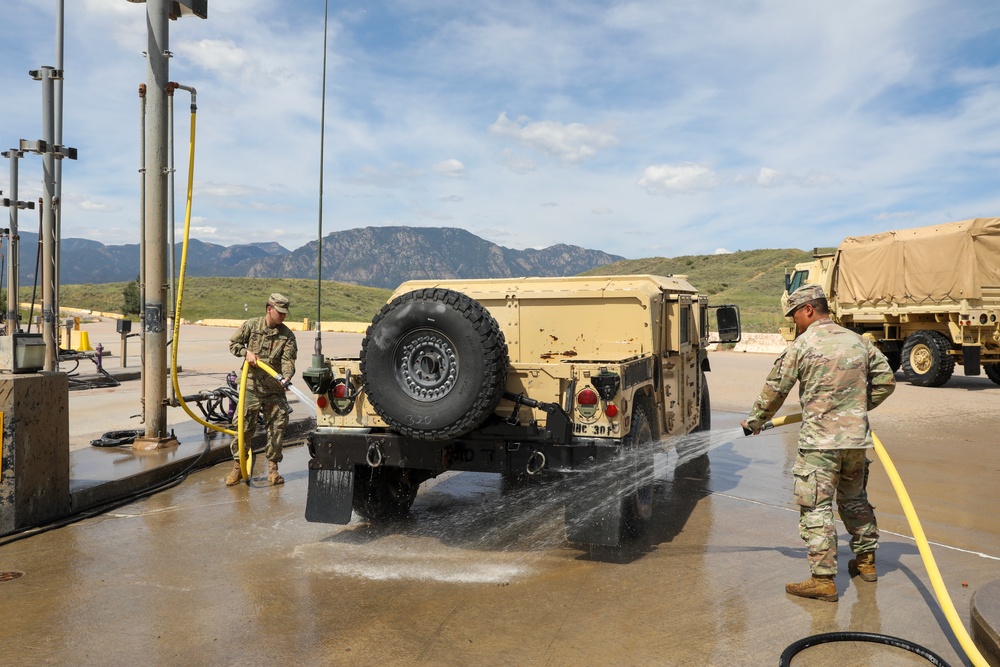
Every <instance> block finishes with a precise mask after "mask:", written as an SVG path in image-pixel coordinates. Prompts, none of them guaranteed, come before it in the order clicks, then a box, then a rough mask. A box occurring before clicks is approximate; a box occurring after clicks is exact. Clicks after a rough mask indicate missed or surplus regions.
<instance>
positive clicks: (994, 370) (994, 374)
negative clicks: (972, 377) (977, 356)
mask: <svg viewBox="0 0 1000 667" xmlns="http://www.w3.org/2000/svg"><path fill="white" fill-rule="evenodd" d="M983 372H985V373H986V377H988V378H989V379H991V380H993V382H994V384H1000V364H983Z"/></svg>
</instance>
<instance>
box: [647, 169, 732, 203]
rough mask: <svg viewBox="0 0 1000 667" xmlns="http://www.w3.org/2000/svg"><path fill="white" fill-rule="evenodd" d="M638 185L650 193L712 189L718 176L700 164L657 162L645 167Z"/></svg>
mask: <svg viewBox="0 0 1000 667" xmlns="http://www.w3.org/2000/svg"><path fill="white" fill-rule="evenodd" d="M638 185H639V187H640V188H642V189H643V190H645V191H646V192H647V193H649V194H651V195H660V194H684V193H689V192H697V191H699V190H713V189H715V188H717V187H718V186H719V177H718V176H717V175H716V173H715V172H714V171H712V170H711V169H709V168H708V167H705V166H702V165H697V164H690V163H685V164H658V165H653V166H651V167H646V170H645V171H644V172H643V174H642V178H640V179H639V183H638Z"/></svg>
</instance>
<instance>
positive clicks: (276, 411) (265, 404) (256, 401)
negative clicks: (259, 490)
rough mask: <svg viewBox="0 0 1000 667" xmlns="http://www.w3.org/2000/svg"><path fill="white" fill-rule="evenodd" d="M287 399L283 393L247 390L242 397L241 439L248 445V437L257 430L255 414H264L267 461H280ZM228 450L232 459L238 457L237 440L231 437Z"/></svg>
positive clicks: (286, 420)
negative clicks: (261, 394) (257, 392)
mask: <svg viewBox="0 0 1000 667" xmlns="http://www.w3.org/2000/svg"><path fill="white" fill-rule="evenodd" d="M290 412H291V409H290V408H289V407H288V400H287V399H286V398H285V395H284V394H265V395H263V396H258V395H257V394H255V393H254V392H252V391H249V390H247V393H246V396H244V398H243V441H244V443H247V445H249V442H250V439H251V438H252V437H253V434H254V433H255V432H256V431H257V416H258V415H263V416H264V426H265V427H266V428H267V446H266V447H265V448H264V456H265V458H267V460H268V461H273V462H274V463H281V458H282V455H281V446H282V439H283V438H284V435H285V427H286V426H288V413H290ZM230 451H232V453H233V458H234V459H237V460H238V459H239V451H240V445H239V440H237V439H236V438H233V442H232V445H231V446H230Z"/></svg>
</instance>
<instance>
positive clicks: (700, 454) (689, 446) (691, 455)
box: [675, 371, 712, 464]
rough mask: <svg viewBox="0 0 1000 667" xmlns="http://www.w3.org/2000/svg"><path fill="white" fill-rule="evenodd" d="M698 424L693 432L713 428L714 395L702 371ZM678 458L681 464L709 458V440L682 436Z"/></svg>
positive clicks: (678, 447)
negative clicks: (710, 391)
mask: <svg viewBox="0 0 1000 667" xmlns="http://www.w3.org/2000/svg"><path fill="white" fill-rule="evenodd" d="M698 415H699V417H698V420H699V421H698V426H696V427H695V429H694V430H693V431H692V433H701V432H703V431H706V432H707V431H711V430H712V397H711V395H710V394H709V392H708V378H707V377H705V372H704V371H702V373H701V405H699V406H698ZM675 449H676V451H677V458H678V461H679V462H680V463H681V464H684V463H688V462H690V461H694V460H702V459H703V460H705V461H707V460H708V451H707V450H708V440H707V439H704V438H694V437H684V436H681V438H680V439H679V441H678V443H677V445H675Z"/></svg>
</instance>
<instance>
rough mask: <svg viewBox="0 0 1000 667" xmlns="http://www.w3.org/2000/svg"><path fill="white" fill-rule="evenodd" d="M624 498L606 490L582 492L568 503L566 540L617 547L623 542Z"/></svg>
mask: <svg viewBox="0 0 1000 667" xmlns="http://www.w3.org/2000/svg"><path fill="white" fill-rule="evenodd" d="M624 503H625V501H624V500H623V499H622V498H621V497H620V496H619V495H618V494H615V493H611V494H609V493H608V491H607V489H603V490H601V492H598V493H582V494H579V495H577V496H575V497H574V498H572V499H571V500H569V501H567V502H566V539H567V540H569V541H570V542H577V543H579V544H595V545H599V546H606V547H617V546H620V545H621V543H622V533H623V530H622V529H623V528H624V521H625V507H624Z"/></svg>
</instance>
